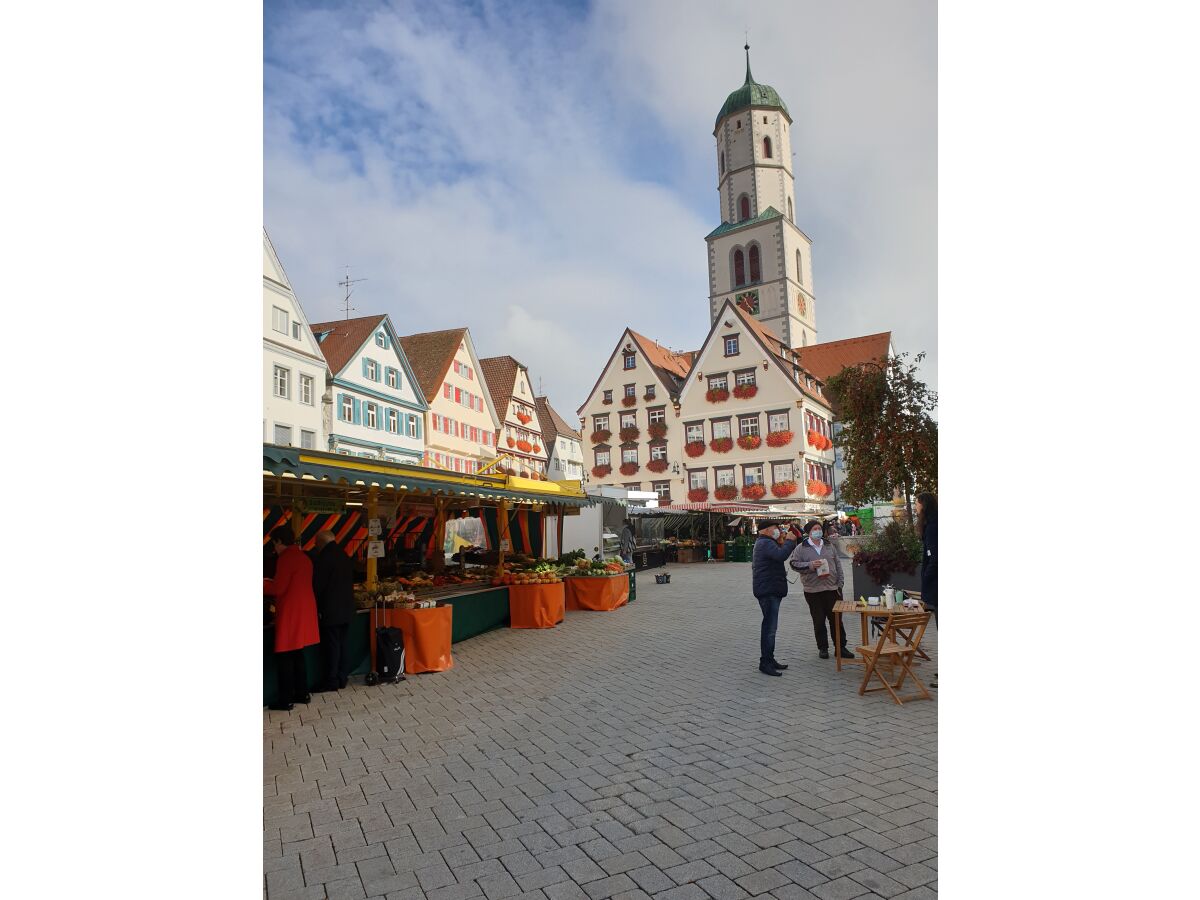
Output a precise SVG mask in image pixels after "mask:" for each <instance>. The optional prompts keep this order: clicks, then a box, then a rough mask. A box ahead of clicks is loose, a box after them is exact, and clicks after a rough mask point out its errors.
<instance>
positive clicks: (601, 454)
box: [596, 450, 610, 466]
mask: <svg viewBox="0 0 1200 900" xmlns="http://www.w3.org/2000/svg"><path fill="white" fill-rule="evenodd" d="M609 459H610V457H609V455H608V451H607V450H597V451H596V465H598V466H607V465H608V461H609Z"/></svg>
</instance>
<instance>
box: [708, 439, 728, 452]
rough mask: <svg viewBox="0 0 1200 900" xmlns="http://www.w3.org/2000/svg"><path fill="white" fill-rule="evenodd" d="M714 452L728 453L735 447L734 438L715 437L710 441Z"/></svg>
mask: <svg viewBox="0 0 1200 900" xmlns="http://www.w3.org/2000/svg"><path fill="white" fill-rule="evenodd" d="M708 446H710V447H712V450H713V453H728V452H729V451H730V450H732V449H733V438H713V439H712V440H711V441H709V442H708Z"/></svg>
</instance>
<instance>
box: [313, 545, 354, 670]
mask: <svg viewBox="0 0 1200 900" xmlns="http://www.w3.org/2000/svg"><path fill="white" fill-rule="evenodd" d="M317 548H318V553H317V558H316V560H315V561H314V562H313V593H314V594H316V596H317V614H318V616H319V617H320V625H321V660H322V662H323V664H324V665H323V669H322V670H323V671H324V673H325V680H324V682H323V683H322V684H321V686H320V687H318V688H316V690H318V691H336V690H338V689H340V688H344V687H345V686H346V685H347V684H348V683H349V681H350V657H349V650H348V646H347V645H348V643H349V635H350V623H351V622H352V621H353V620H354V612H355V607H354V560H352V559H351V558H350V557H349V556H347V555H346V553H345V551H344V550H342V548H341V547H339V546H338V543H337V540H336V539H335V538H334V536H333V532H332V531H320V532H317Z"/></svg>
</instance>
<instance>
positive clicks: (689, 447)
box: [683, 441, 704, 458]
mask: <svg viewBox="0 0 1200 900" xmlns="http://www.w3.org/2000/svg"><path fill="white" fill-rule="evenodd" d="M683 452H684V453H686V454H687V455H688V456H691V457H693V458H694V457H697V456H700V455H701V454H703V453H704V441H688V442H687V443H686V444H684V445H683Z"/></svg>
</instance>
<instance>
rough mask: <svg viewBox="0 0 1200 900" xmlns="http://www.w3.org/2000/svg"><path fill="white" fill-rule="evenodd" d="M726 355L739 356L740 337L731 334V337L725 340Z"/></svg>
mask: <svg viewBox="0 0 1200 900" xmlns="http://www.w3.org/2000/svg"><path fill="white" fill-rule="evenodd" d="M725 355H726V356H737V355H738V335H736V334H731V335H729V337H727V338H725Z"/></svg>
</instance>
